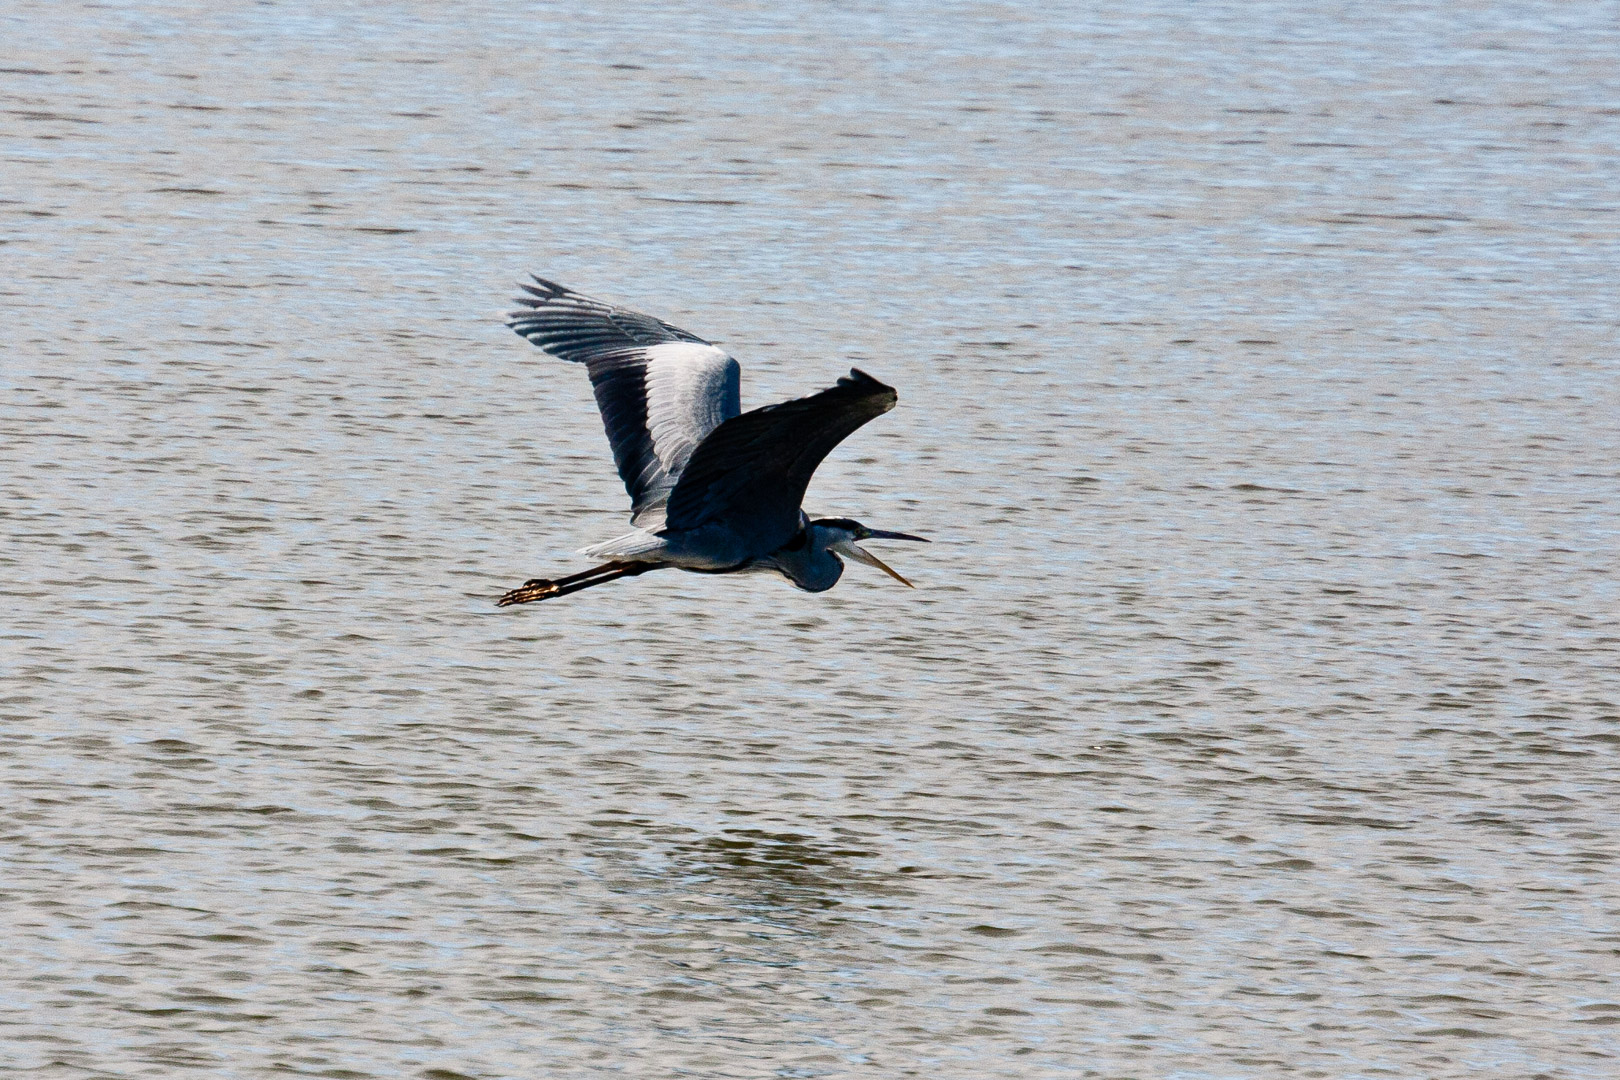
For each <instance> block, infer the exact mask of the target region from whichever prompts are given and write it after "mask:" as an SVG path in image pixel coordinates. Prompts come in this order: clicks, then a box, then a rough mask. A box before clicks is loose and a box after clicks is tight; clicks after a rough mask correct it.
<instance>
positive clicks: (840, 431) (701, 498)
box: [666, 370, 899, 551]
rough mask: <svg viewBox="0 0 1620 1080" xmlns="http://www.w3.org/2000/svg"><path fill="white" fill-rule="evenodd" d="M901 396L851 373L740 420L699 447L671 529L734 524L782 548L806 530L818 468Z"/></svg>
mask: <svg viewBox="0 0 1620 1080" xmlns="http://www.w3.org/2000/svg"><path fill="white" fill-rule="evenodd" d="M898 397H899V395H898V394H896V393H895V391H894V387H892V386H885V385H883V384H882V383H880V382H878V381H877V380H876V379H874V378H872V376H870V375H868V374H866V373H865V372H864V371H859V370H851V371H850V373H849V375H848V376H847V377H845V378H842V379H839V380H838V385H836V386H833V387H830V388H829V389H826V390H823V391H821V392H820V393H819V394H812V395H810V396H809V397H805V398H799V399H797V400H795V401H784V402H782V403H781V404H780V405H767V406H766V407H765V408H763V409H755V410H753V411H752V412H746V413H743V414H742V415H741V416H734V417H732V418H731V419H729V420H727V421H726V422H725V423H723V424H721V425H720V426H719V427H717V428H715V429H714V430H713V431H712V432H710V433H709V437H708V438H706V439H704V440H703V442H702V443H700V444H699V445H698V448H697V451H696V452H695V453H693V455H692V458H691V460H690V461H689V462H688V463H687V466H686V470H685V471H684V472H683V473H681V476H680V480H679V482H678V483H677V484H676V485H675V490H674V492H673V493H672V494H671V495H670V497H669V505H668V506H667V507H666V519H667V523H668V525H669V527H670V528H674V529H692V528H696V527H698V526H699V525H703V524H706V523H708V522H712V521H717V520H729V521H730V522H731V523H732V524H733V527H734V528H738V529H739V530H741V529H743V528H744V527H746V530H747V532H748V534H749V535H750V538H752V539H754V540H755V541H756V542H757V543H758V544H759V546H760V547H761V548H762V549H763V550H765V551H774V550H775V549H776V548H778V547H780V546H781V545H782V544H785V543H787V542H788V541H789V540H791V539H792V538H793V535H794V534H795V533H796V532H798V530H799V504H800V503H802V502H803V501H804V492H805V489H806V488H808V487H809V486H810V477H811V476H812V475H813V474H814V473H815V471H816V467H817V466H819V465H820V464H821V462H822V460H823V459H825V458H826V456H827V455H828V454H829V453H831V452H832V449H833V447H835V446H837V445H838V444H839V443H841V442H843V441H844V440H845V439H846V438H848V437H849V436H850V435H851V434H852V433H853V432H854V431H855V429H856V428H858V427H860V426H861V425H862V424H864V423H866V422H867V421H868V420H871V419H873V418H874V417H877V416H882V415H883V414H884V413H886V412H888V411H889V410H890V409H892V408H894V403H895V401H896V400H897V398H898Z"/></svg>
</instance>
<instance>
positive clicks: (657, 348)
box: [500, 277, 922, 606]
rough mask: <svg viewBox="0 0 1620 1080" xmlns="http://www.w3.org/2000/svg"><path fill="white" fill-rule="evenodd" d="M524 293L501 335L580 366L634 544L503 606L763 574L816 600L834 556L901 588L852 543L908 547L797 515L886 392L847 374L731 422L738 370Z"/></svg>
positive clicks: (568, 302) (578, 302) (666, 334)
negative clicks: (673, 571) (672, 576)
mask: <svg viewBox="0 0 1620 1080" xmlns="http://www.w3.org/2000/svg"><path fill="white" fill-rule="evenodd" d="M534 282H535V283H534V284H533V285H524V286H522V288H523V290H524V292H525V293H526V295H525V296H522V297H519V298H518V300H517V302H518V303H519V304H521V305H522V307H520V308H519V309H518V310H515V311H513V312H511V314H510V315H509V316H508V317H507V324H508V325H509V326H511V327H512V329H513V330H514V331H516V332H517V333H518V334H520V335H522V336H523V337H525V338H527V339H528V340H529V341H530V342H532V343H533V344H535V345H537V346H539V347H540V348H541V349H543V350H544V351H546V352H547V353H550V354H551V355H553V356H556V357H558V358H559V359H563V360H569V361H573V362H575V363H583V364H584V365H585V367H586V370H587V372H588V373H589V375H590V378H591V384H592V387H593V388H594V390H595V394H596V402H597V406H598V408H599V410H600V412H601V414H602V423H603V427H604V428H605V429H606V431H607V436H608V442H609V445H610V446H611V447H612V450H613V458H614V461H615V463H616V464H617V465H618V469H619V475H620V477H622V478H623V480H624V486H625V490H626V491H627V492H628V493H629V495H630V501H631V524H632V525H633V526H634V527H635V531H633V532H631V533H629V534H627V535H625V536H621V537H618V538H616V539H614V540H609V541H606V542H604V543H601V544H597V545H593V546H592V547H590V548H587V549H586V553H587V554H591V555H596V556H599V557H609V558H611V559H612V561H611V562H608V563H606V564H604V565H602V566H599V567H596V568H594V569H592V570H588V571H585V572H584V573H582V574H576V575H572V576H571V577H566V578H559V579H556V580H547V579H536V580H533V581H530V582H528V583H526V584H525V585H524V586H522V587H520V588H518V589H514V590H512V591H510V592H508V593H507V594H506V595H505V596H503V597H502V598H501V600H500V603H501V604H502V606H505V605H508V604H519V603H527V602H529V601H532V600H543V599H549V598H551V597H553V596H561V595H566V594H567V593H569V592H574V591H578V590H579V589H583V588H589V587H591V586H593V585H597V584H601V583H602V582H605V581H611V580H615V579H616V578H619V577H628V576H633V575H635V574H641V573H645V572H647V571H649V570H653V569H659V568H661V567H679V568H681V569H686V570H696V571H700V572H706V573H733V572H740V571H748V570H775V571H777V572H778V573H781V574H783V575H784V576H785V577H787V578H788V579H789V580H790V581H792V582H793V583H794V584H796V585H798V586H799V587H800V588H803V589H807V590H809V591H815V592H819V591H821V590H822V589H827V588H831V587H832V585H833V584H834V583H835V582H836V581H837V580H838V577H839V575H840V574H841V573H842V571H843V563H842V562H841V561H840V559H839V558H838V556H839V555H840V554H842V555H847V556H849V557H851V558H854V559H856V560H857V561H860V562H865V563H868V564H869V565H874V566H877V567H879V568H881V569H883V570H884V571H885V572H886V573H888V574H890V575H891V576H893V577H895V578H896V579H898V580H900V581H902V582H905V579H904V578H902V577H900V575H899V574H896V573H894V571H893V570H890V569H889V568H888V567H887V566H885V565H884V564H883V563H882V562H880V561H878V560H877V558H876V557H875V556H873V555H871V553H870V552H867V551H865V550H864V549H861V548H857V547H855V546H854V541H855V540H858V539H866V538H868V537H874V538H882V539H902V540H921V539H922V538H921V537H916V536H909V535H907V534H904V533H883V532H878V531H875V530H871V529H867V528H866V527H865V526H863V525H860V524H859V523H858V522H853V521H849V520H848V519H842V518H839V519H823V520H821V521H811V520H810V519H809V518H808V517H807V516H806V515H805V514H804V512H803V510H802V509H801V508H800V503H801V502H802V501H803V499H804V494H805V490H806V489H807V487H808V486H809V483H810V478H811V476H812V475H813V474H814V473H815V470H816V467H817V466H818V465H820V464H821V462H822V460H823V459H825V458H826V456H827V455H828V454H829V453H830V452H831V451H832V450H833V448H834V447H836V446H837V445H838V444H839V443H840V442H842V441H843V440H844V439H845V438H847V437H848V436H849V435H850V434H852V433H853V432H854V431H855V430H856V429H858V428H859V427H860V426H861V425H863V424H865V423H866V422H867V421H869V420H872V419H873V418H875V417H877V416H881V415H882V414H883V413H885V412H887V411H889V410H890V409H892V408H894V406H895V402H896V400H897V394H896V393H895V391H894V388H893V387H889V386H885V385H884V384H883V383H881V382H879V381H878V380H876V379H874V378H872V377H871V376H870V375H867V374H866V373H865V372H862V371H858V370H852V371H851V372H850V373H849V375H848V376H846V377H844V378H841V379H839V380H838V383H837V385H835V386H833V387H830V388H828V389H826V390H823V391H821V392H820V393H818V394H812V395H810V396H809V397H805V398H799V399H797V400H794V401H785V402H782V403H781V404H778V405H769V406H766V407H765V408H762V409H755V410H753V411H752V412H748V413H743V412H742V411H741V406H740V395H739V389H740V382H741V369H740V368H739V366H738V364H737V361H735V360H733V359H732V358H731V357H730V356H728V355H727V354H726V353H725V352H724V351H723V350H721V349H719V348H717V347H716V346H714V345H712V344H710V343H709V342H707V341H704V340H703V339H702V338H699V337H697V336H695V335H693V334H690V333H687V332H686V331H685V330H681V329H679V328H678V327H675V326H672V325H670V324H669V323H666V322H664V321H662V320H661V319H655V318H652V317H650V316H647V315H642V314H639V313H637V312H634V311H629V310H626V309H624V308H620V307H616V306H614V305H612V304H607V303H604V302H602V301H600V300H596V299H593V298H591V297H588V296H584V295H582V294H580V293H576V292H574V291H573V290H571V289H568V288H566V287H565V286H562V285H559V284H557V283H555V282H552V281H547V280H545V279H544V278H539V277H536V278H535V279H534ZM905 583H906V584H908V585H909V584H910V582H905Z"/></svg>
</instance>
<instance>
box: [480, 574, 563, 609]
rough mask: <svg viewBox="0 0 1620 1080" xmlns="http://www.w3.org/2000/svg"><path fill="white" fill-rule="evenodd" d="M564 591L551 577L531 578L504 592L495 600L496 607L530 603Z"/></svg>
mask: <svg viewBox="0 0 1620 1080" xmlns="http://www.w3.org/2000/svg"><path fill="white" fill-rule="evenodd" d="M561 591H562V586H560V585H558V584H557V583H556V582H555V581H552V580H550V579H549V578H530V579H529V580H528V581H525V582H524V583H523V584H522V585H519V586H518V587H517V588H515V589H512V590H510V591H508V592H506V593H504V594H503V595H502V596H501V598H500V599H499V600H497V601H495V606H496V607H511V606H512V605H513V604H528V603H532V602H533V601H535V600H544V599H546V598H547V597H548V596H555V595H557V593H559V592H561Z"/></svg>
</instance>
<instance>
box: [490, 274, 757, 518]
mask: <svg viewBox="0 0 1620 1080" xmlns="http://www.w3.org/2000/svg"><path fill="white" fill-rule="evenodd" d="M522 288H523V291H524V292H525V293H527V294H528V295H526V296H520V297H518V298H517V303H519V304H521V305H523V306H522V307H520V308H518V309H517V310H516V311H513V312H511V313H510V314H509V315H507V317H506V325H508V326H510V327H511V328H512V329H513V330H515V331H517V333H519V334H521V335H522V336H523V337H526V338H528V339H529V341H531V342H532V343H534V344H535V345H538V346H539V347H540V348H541V349H544V350H545V351H546V352H548V353H550V354H551V355H552V356H555V357H558V358H559V359H562V360H570V361H573V362H574V363H581V364H584V365H585V369H586V371H587V372H589V373H590V376H591V386H592V387H593V388H594V390H595V391H596V404H597V407H598V408H599V409H600V410H601V412H602V426H603V427H604V428H606V429H607V437H608V443H609V444H610V445H611V446H612V447H613V460H614V463H615V464H616V465H618V467H619V475H620V476H621V477H623V478H624V487H625V490H626V491H628V492H629V493H630V504H631V517H630V520H631V521H632V522H633V523H634V524H635V525H637V526H639V527H641V528H649V529H656V528H659V527H660V526H661V525H662V524H663V511H664V504H665V503H666V502H668V501H669V496H670V492H671V491H673V490H674V488H675V484H676V481H677V480H678V479H679V478H680V475H681V471H682V470H683V469H685V468H686V464H687V462H688V461H689V460H690V459H691V457H692V454H693V452H694V451H695V450H696V449H697V447H698V445H699V444H700V443H701V442H702V441H703V439H704V438H705V437H706V436H707V435H708V434H709V433H710V432H711V431H713V430H714V429H715V428H716V427H717V426H719V425H720V424H721V423H722V422H723V421H725V420H727V419H729V418H730V417H733V416H736V415H737V414H738V413H739V412H741V411H742V409H741V404H740V401H739V396H738V391H739V386H740V384H741V381H742V369H741V368H740V367H738V365H737V361H735V360H733V359H732V358H731V357H730V356H728V355H726V353H725V351H724V350H722V349H719V348H716V347H715V346H713V345H711V344H709V343H708V342H707V341H704V340H703V339H702V338H700V337H697V336H695V335H693V334H689V333H687V332H686V331H685V330H682V329H680V328H678V327H675V326H671V325H670V324H669V323H667V322H664V321H663V320H662V319H655V318H653V317H651V316H650V315H642V314H639V313H638V312H634V311H628V310H626V309H624V308H621V307H615V306H613V305H612V304H607V303H603V302H602V301H600V300H596V299H593V298H591V297H589V296H584V295H582V294H580V293H577V292H574V291H573V290H572V289H569V288H566V287H564V286H562V285H558V284H557V283H556V282H553V281H547V280H545V279H544V278H540V277H536V278H535V279H534V284H533V285H524V286H522Z"/></svg>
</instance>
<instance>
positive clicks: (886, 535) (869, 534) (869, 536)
mask: <svg viewBox="0 0 1620 1080" xmlns="http://www.w3.org/2000/svg"><path fill="white" fill-rule="evenodd" d="M861 539H862V540H915V541H917V543H919V544H929V543H932V542H933V541H931V540H929V539H928V537H926V536H912V535H911V534H910V533H897V532H885V531H884V530H882V529H867V530H865V532H864V533H863V535H862V536H861Z"/></svg>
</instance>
